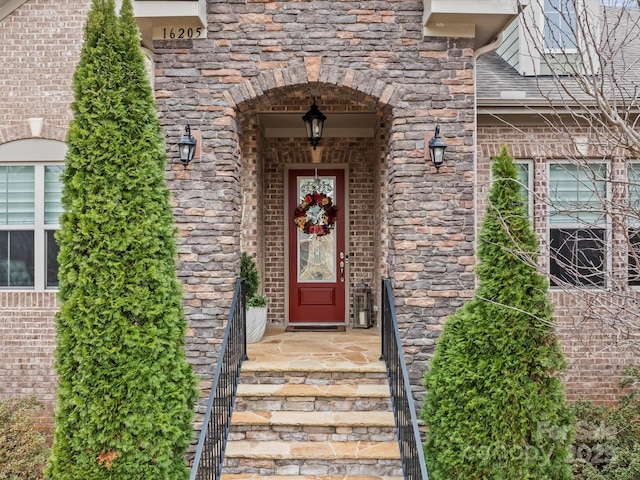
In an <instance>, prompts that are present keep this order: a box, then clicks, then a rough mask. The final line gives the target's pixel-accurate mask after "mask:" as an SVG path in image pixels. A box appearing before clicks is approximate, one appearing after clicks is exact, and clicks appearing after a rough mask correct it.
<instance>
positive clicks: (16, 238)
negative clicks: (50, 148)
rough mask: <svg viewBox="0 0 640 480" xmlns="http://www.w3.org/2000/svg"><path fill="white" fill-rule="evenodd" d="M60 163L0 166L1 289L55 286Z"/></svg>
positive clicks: (59, 206) (56, 279) (7, 164)
mask: <svg viewBox="0 0 640 480" xmlns="http://www.w3.org/2000/svg"><path fill="white" fill-rule="evenodd" d="M63 168H64V167H63V165H62V164H61V163H45V162H19V163H15V164H11V163H4V162H3V163H0V289H30V290H45V289H51V288H57V286H58V260H57V255H58V245H57V243H56V241H55V238H54V233H55V231H56V230H57V229H58V228H59V224H58V222H59V220H58V219H59V217H60V214H61V213H62V204H61V191H62V183H61V178H60V174H61V173H62V170H63Z"/></svg>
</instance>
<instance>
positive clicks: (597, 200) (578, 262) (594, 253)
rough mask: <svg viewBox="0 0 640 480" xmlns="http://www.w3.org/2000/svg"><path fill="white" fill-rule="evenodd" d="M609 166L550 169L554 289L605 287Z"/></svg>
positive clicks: (554, 166)
mask: <svg viewBox="0 0 640 480" xmlns="http://www.w3.org/2000/svg"><path fill="white" fill-rule="evenodd" d="M606 173H607V166H606V164H604V163H597V164H588V165H580V166H578V165H576V164H570V163H554V164H551V165H550V166H549V246H550V253H551V258H550V259H549V266H550V274H551V285H554V286H557V285H561V284H569V285H576V286H577V285H581V286H593V287H603V286H605V270H606V248H605V247H606V241H607V219H606V215H605V214H604V208H603V203H602V202H603V200H604V199H606V197H607V185H606Z"/></svg>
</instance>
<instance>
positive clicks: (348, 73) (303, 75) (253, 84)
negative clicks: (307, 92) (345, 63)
mask: <svg viewBox="0 0 640 480" xmlns="http://www.w3.org/2000/svg"><path fill="white" fill-rule="evenodd" d="M314 84H328V85H334V86H336V87H341V88H348V89H353V90H356V91H359V92H361V93H363V94H364V95H368V96H370V97H372V98H375V99H377V102H378V103H380V104H381V105H383V106H387V105H388V106H391V107H393V105H394V104H395V103H396V102H397V100H398V97H397V95H396V93H397V92H396V87H394V86H393V85H390V84H388V83H386V82H384V81H382V80H379V79H376V78H374V77H372V76H371V75H368V74H367V72H366V71H358V70H353V69H350V68H342V67H337V66H333V65H322V62H321V57H306V58H305V59H304V65H298V66H294V67H287V68H277V69H273V70H269V71H265V72H261V73H259V74H258V75H256V76H255V77H251V78H249V79H247V80H245V81H243V82H242V83H240V84H238V85H236V86H234V87H232V88H230V89H229V90H227V91H225V92H224V96H225V98H226V100H227V102H228V103H229V105H230V106H231V107H233V108H236V109H238V111H240V112H242V111H243V104H244V105H248V104H250V103H251V101H253V100H255V99H257V98H258V97H261V96H263V95H265V94H267V93H268V92H269V91H272V90H278V89H281V88H284V87H294V86H305V85H306V86H311V85H314ZM245 108H246V107H245Z"/></svg>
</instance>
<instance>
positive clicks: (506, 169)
mask: <svg viewBox="0 0 640 480" xmlns="http://www.w3.org/2000/svg"><path fill="white" fill-rule="evenodd" d="M492 174H493V184H492V187H491V190H490V193H489V196H488V204H487V211H486V214H485V217H484V219H483V222H482V228H481V232H480V236H479V245H478V251H477V257H478V265H477V267H476V272H477V276H478V287H477V289H476V292H475V296H474V297H473V299H471V300H469V301H467V302H466V303H465V304H464V305H463V306H462V307H461V308H460V309H459V310H458V311H457V312H456V313H455V314H453V315H452V316H451V317H450V318H449V319H448V320H447V321H446V323H445V325H444V328H443V332H442V335H441V336H440V338H439V339H438V341H437V344H436V349H435V353H434V356H433V358H432V360H431V362H430V368H429V370H428V371H427V372H426V373H425V377H424V385H425V388H426V394H427V396H426V398H425V402H424V407H423V410H422V412H421V417H422V419H423V420H424V422H425V425H426V428H427V432H426V443H425V445H424V451H425V458H426V461H427V467H428V472H429V478H430V479H431V480H565V479H569V478H571V469H570V458H569V454H570V446H571V441H572V438H573V435H572V424H573V422H572V416H571V411H570V409H569V407H568V405H567V403H566V400H565V396H564V392H563V387H562V384H561V382H560V380H559V378H558V375H559V374H560V373H561V372H562V370H563V368H564V366H565V363H564V359H563V355H562V351H561V349H560V346H559V343H558V341H557V338H556V336H555V333H554V319H553V316H552V307H551V303H550V301H549V300H548V298H547V290H548V286H547V282H546V279H545V278H544V277H543V276H541V275H540V274H539V273H538V272H537V270H536V266H537V252H538V243H537V238H536V236H535V234H534V232H533V229H532V227H531V224H530V220H529V217H528V213H527V208H526V204H525V201H524V198H523V196H522V193H521V185H520V184H519V183H518V182H517V180H516V179H517V170H516V166H515V164H514V162H513V159H512V158H511V157H510V156H509V155H508V153H507V151H506V148H504V147H503V149H502V151H501V153H500V154H499V155H498V156H497V157H496V158H494V161H493V169H492Z"/></svg>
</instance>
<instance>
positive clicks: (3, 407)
mask: <svg viewBox="0 0 640 480" xmlns="http://www.w3.org/2000/svg"><path fill="white" fill-rule="evenodd" d="M42 410H43V407H42V404H41V403H40V402H39V401H38V400H37V398H36V397H35V396H30V397H22V398H12V399H9V400H6V401H1V400H0V480H40V479H41V478H42V477H43V474H44V468H45V466H46V464H47V459H48V458H49V453H50V451H51V438H50V436H49V435H48V434H47V433H46V432H44V431H39V430H38V429H37V428H36V425H35V423H34V422H33V417H34V415H36V414H37V413H39V412H41V411H42Z"/></svg>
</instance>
